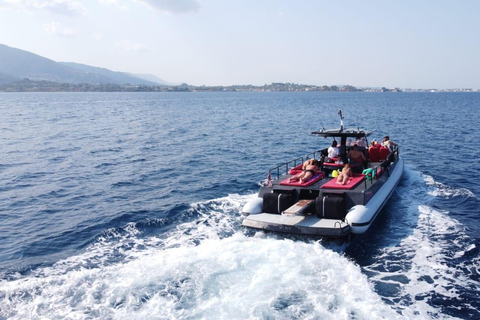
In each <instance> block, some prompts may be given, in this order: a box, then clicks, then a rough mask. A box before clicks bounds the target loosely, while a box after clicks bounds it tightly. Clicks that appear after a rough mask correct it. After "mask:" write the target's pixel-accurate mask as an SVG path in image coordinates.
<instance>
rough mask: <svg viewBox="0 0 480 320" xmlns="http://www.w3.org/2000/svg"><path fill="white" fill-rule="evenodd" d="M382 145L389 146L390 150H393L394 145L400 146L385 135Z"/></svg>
mask: <svg viewBox="0 0 480 320" xmlns="http://www.w3.org/2000/svg"><path fill="white" fill-rule="evenodd" d="M382 146H384V147H387V148H388V150H389V151H390V152H392V151H393V147H396V146H398V144H396V143H395V142H393V141H391V140H390V137H389V136H385V137H384V138H383V140H382Z"/></svg>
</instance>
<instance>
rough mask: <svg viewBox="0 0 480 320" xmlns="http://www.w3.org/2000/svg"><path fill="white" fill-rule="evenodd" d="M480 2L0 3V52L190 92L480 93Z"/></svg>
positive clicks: (121, 0) (162, 0) (100, 0)
mask: <svg viewBox="0 0 480 320" xmlns="http://www.w3.org/2000/svg"><path fill="white" fill-rule="evenodd" d="M479 17H480V1H477V0H471V1H470V0H463V1H453V0H452V1H443V0H435V1H434V0H423V1H418V0H415V1H413V0H404V1H398V0H397V1H389V0H377V1H359V0H344V1H332V0H328V1H324V0H82V1H80V0H0V43H1V44H5V45H7V46H10V47H14V48H18V49H22V50H26V51H30V52H33V53H35V54H38V55H41V56H43V57H46V58H49V59H52V60H55V61H58V62H77V63H83V64H87V65H91V66H95V67H102V68H107V69H110V70H113V71H122V72H130V73H137V74H153V75H156V76H157V77H159V78H161V79H163V80H165V81H167V82H170V83H178V84H179V83H188V84H190V85H196V86H200V85H207V86H211V85H214V86H216V85H224V86H229V85H247V84H252V85H264V84H270V83H272V82H290V83H298V84H309V85H329V86H331V85H347V84H348V85H353V86H356V87H387V88H394V87H399V88H413V89H420V88H423V89H428V88H439V89H446V88H474V89H479V88H480V34H479V33H480V18H479Z"/></svg>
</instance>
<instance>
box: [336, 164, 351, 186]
mask: <svg viewBox="0 0 480 320" xmlns="http://www.w3.org/2000/svg"><path fill="white" fill-rule="evenodd" d="M351 177H353V173H352V169H351V168H350V164H348V163H347V164H346V165H345V166H344V167H343V169H342V172H340V173H339V174H338V177H337V184H342V185H343V184H345V183H347V181H348V179H349V178H351Z"/></svg>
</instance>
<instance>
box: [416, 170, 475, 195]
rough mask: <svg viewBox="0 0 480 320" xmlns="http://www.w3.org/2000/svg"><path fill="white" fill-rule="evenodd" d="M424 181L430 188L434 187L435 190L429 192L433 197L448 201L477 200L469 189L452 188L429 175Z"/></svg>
mask: <svg viewBox="0 0 480 320" xmlns="http://www.w3.org/2000/svg"><path fill="white" fill-rule="evenodd" d="M424 180H425V183H426V184H427V185H428V186H431V187H433V189H432V190H430V191H429V192H428V194H429V195H431V196H434V197H442V198H446V199H450V198H455V197H470V198H476V196H475V194H474V193H473V192H472V191H470V190H468V189H467V188H452V187H449V186H446V185H445V184H443V183H441V182H438V181H435V180H434V179H433V177H432V176H429V175H425V176H424Z"/></svg>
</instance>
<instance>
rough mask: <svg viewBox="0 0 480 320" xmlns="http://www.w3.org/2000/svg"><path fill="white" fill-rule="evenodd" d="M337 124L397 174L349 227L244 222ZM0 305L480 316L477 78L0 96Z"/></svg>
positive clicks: (115, 311) (278, 314) (137, 313)
mask: <svg viewBox="0 0 480 320" xmlns="http://www.w3.org/2000/svg"><path fill="white" fill-rule="evenodd" d="M338 109H342V111H343V113H344V115H345V125H346V126H353V127H357V126H359V127H360V128H365V129H371V130H372V129H375V130H377V131H376V132H375V133H374V134H373V137H375V138H377V139H381V138H382V137H383V136H384V135H385V134H388V135H389V136H390V137H391V139H392V140H393V141H396V142H397V143H399V145H400V148H401V149H400V150H401V155H402V157H403V159H404V160H405V163H406V167H405V172H404V175H403V179H402V181H401V183H400V185H399V186H398V188H397V189H396V191H395V193H394V194H393V196H392V198H391V199H390V201H389V202H388V204H387V205H386V207H385V208H384V209H383V210H382V213H381V215H380V216H379V218H378V219H377V220H376V221H375V224H374V225H373V226H372V227H371V228H370V230H369V231H368V232H367V233H366V234H363V235H360V236H358V237H355V238H354V239H353V240H351V241H350V242H346V243H345V242H339V241H331V240H326V239H319V238H311V237H299V236H290V235H282V234H275V233H265V232H262V231H255V230H250V229H245V228H243V227H242V226H241V221H242V216H241V214H240V211H241V208H242V206H243V205H244V204H245V203H246V202H247V201H248V200H249V199H251V198H252V197H255V193H256V192H257V191H258V188H259V185H260V184H261V183H262V181H264V179H265V178H266V173H267V171H268V169H270V168H272V167H274V166H276V165H278V164H280V163H282V162H284V161H286V160H291V159H293V158H296V157H298V156H305V155H306V153H308V152H309V151H313V150H316V149H318V148H321V147H325V146H327V145H328V141H326V140H324V139H323V138H319V137H316V136H313V135H310V134H309V133H310V131H313V130H317V129H320V128H322V127H325V128H334V127H338V126H339V121H338V115H337V110H338ZM0 115H1V116H0V146H1V157H0V319H97V318H98V319H229V318H230V319H395V318H398V319H479V318H480V294H479V292H480V265H479V263H480V252H479V247H480V243H479V240H480V236H479V234H480V219H479V214H480V212H479V211H480V210H479V208H480V206H479V198H478V197H479V195H480V166H479V165H478V159H480V152H479V150H480V142H478V141H477V139H478V138H479V137H480V129H479V127H478V119H479V118H480V95H479V94H476V93H320V92H315V93H314V92H305V93H287V92H278V93H266V92H264V93H253V92H244V93H227V92H225V93H1V94H0Z"/></svg>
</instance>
